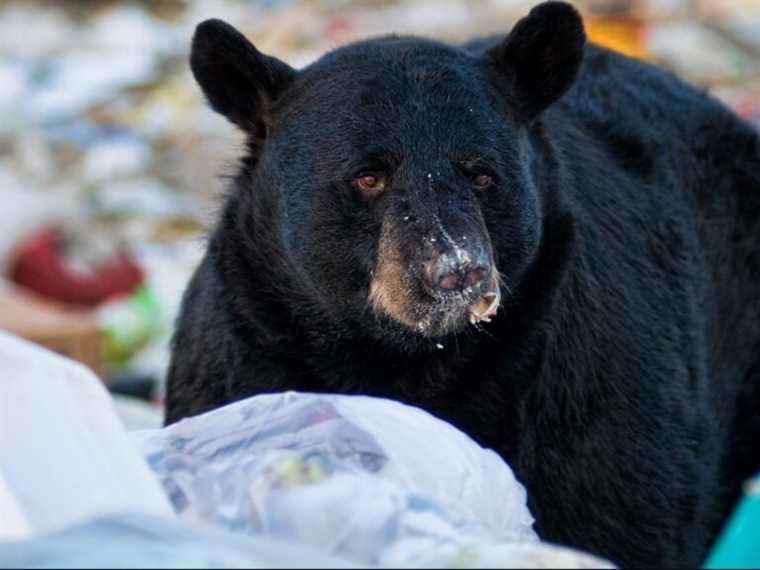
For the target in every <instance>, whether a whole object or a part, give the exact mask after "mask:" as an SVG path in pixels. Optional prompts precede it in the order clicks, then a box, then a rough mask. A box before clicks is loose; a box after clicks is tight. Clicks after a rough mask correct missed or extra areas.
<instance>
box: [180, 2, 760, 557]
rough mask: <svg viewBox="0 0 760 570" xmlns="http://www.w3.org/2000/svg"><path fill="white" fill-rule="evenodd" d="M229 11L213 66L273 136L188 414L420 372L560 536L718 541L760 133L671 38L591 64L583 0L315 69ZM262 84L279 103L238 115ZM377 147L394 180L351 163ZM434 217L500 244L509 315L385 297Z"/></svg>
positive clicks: (204, 329)
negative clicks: (391, 269) (384, 236)
mask: <svg viewBox="0 0 760 570" xmlns="http://www.w3.org/2000/svg"><path fill="white" fill-rule="evenodd" d="M203 26H206V31H209V27H210V28H211V32H213V33H215V34H219V37H218V38H217V40H216V41H218V42H220V43H221V45H227V46H228V47H229V49H226V48H225V53H226V55H225V53H217V55H216V56H215V57H220V58H221V61H217V60H214V61H217V63H215V64H214V65H210V64H203V63H202V62H203V61H206V60H205V57H206V55H208V53H213V50H214V49H215V48H214V46H213V45H209V44H204V43H203V41H202V37H201V38H199V37H198V36H196V41H195V42H194V51H193V56H192V60H193V69H194V71H195V73H196V76H197V77H198V79H199V83H200V84H201V86H202V87H203V89H204V91H205V92H206V94H207V96H208V98H209V100H210V101H211V104H212V105H213V106H214V107H215V108H216V109H217V110H219V111H220V112H222V113H224V114H226V115H227V116H228V117H229V118H230V119H231V120H233V121H235V122H236V123H237V124H239V125H241V126H242V127H243V128H244V129H246V131H247V132H248V134H249V137H250V153H249V155H248V156H247V157H246V158H245V159H244V161H243V165H242V167H241V169H240V172H239V174H238V175H237V177H236V178H235V180H234V183H233V184H232V187H231V191H230V194H229V196H228V199H227V201H226V205H225V207H224V209H223V212H222V215H221V218H220V220H219V222H218V224H217V226H216V228H215V230H214V231H213V234H212V236H211V238H210V242H209V245H208V252H207V255H206V257H205V259H204V261H203V262H202V265H201V266H200V268H199V269H198V271H197V273H196V275H195V276H194V278H193V280H192V282H191V283H190V286H189V288H188V290H187V293H186V295H185V299H184V306H183V311H182V314H181V317H180V319H179V322H178V328H177V332H176V336H175V340H174V354H173V361H172V366H171V371H170V375H169V389H168V400H167V406H168V411H167V413H168V416H167V422H169V423H171V422H174V421H177V420H179V419H181V418H183V417H186V416H189V415H193V414H198V413H200V412H203V411H206V410H209V409H212V408H215V407H217V406H221V405H223V404H225V403H228V402H231V401H234V400H237V399H240V398H244V397H247V396H251V395H254V394H259V393H264V392H275V391H282V390H303V391H313V392H341V393H356V394H369V395H374V396H384V397H390V398H395V399H398V400H401V401H404V402H408V403H410V404H414V405H417V406H420V407H422V408H425V409H427V410H429V411H431V412H432V413H434V414H436V415H437V416H439V417H441V418H443V419H445V420H447V421H449V422H451V423H452V424H453V425H455V426H457V427H459V428H460V429H462V430H464V431H465V432H466V433H468V434H469V435H471V436H472V437H473V438H475V439H476V440H477V441H478V442H479V443H481V444H482V445H484V446H488V447H491V448H493V449H496V450H498V452H499V453H501V455H502V456H503V457H504V458H505V459H506V460H507V461H508V462H509V463H510V465H511V466H512V467H513V468H514V469H515V470H516V472H517V475H518V476H519V478H520V479H521V481H522V482H524V483H525V485H526V486H527V488H528V494H529V501H530V507H531V509H532V511H533V513H534V515H535V517H536V519H537V530H538V532H539V534H540V535H541V536H542V537H543V538H545V539H548V540H552V541H555V542H559V543H564V544H571V545H575V546H578V547H580V548H584V549H588V550H591V551H593V552H595V553H598V554H600V555H602V556H605V557H608V558H610V559H612V560H613V561H614V562H616V563H619V564H623V565H627V566H653V565H664V566H669V567H672V566H695V565H697V564H699V563H700V562H701V561H702V560H703V557H704V555H705V553H706V552H707V549H708V547H709V546H710V543H711V541H712V540H713V538H714V536H715V533H716V530H717V529H718V528H719V527H720V525H721V523H722V521H723V520H724V517H725V516H726V514H727V512H728V510H729V509H730V507H731V505H732V504H733V501H734V500H735V499H736V496H737V493H738V490H739V484H740V481H741V480H742V479H743V478H745V477H747V476H748V475H749V474H750V472H751V471H752V470H753V469H756V468H758V463H760V462H759V461H758V457H760V444H759V443H758V441H760V425H759V424H760V420H759V418H760V413H759V412H758V409H759V408H760V389H759V388H758V386H760V291H758V282H759V280H760V252H759V250H758V246H760V147H759V145H758V136H757V134H756V133H755V132H754V131H753V130H752V129H751V128H750V127H749V126H748V125H746V124H745V123H743V122H742V121H741V120H739V119H738V118H737V117H736V116H734V115H733V114H731V113H730V112H729V111H727V110H726V109H725V108H724V107H723V106H721V105H720V104H719V103H718V102H716V101H715V100H713V99H712V98H710V97H709V96H707V95H705V94H704V93H701V92H699V91H697V90H696V89H694V88H692V87H690V86H688V85H686V84H685V83H683V82H681V81H680V80H678V79H677V78H675V77H674V76H672V75H670V74H668V73H666V72H664V71H662V70H660V69H657V68H655V67H652V66H650V65H648V64H645V63H641V62H638V61H634V60H631V59H628V58H625V57H623V56H621V55H618V54H616V53H613V52H610V51H607V50H604V49H601V48H598V47H595V46H586V48H585V57H584V58H583V63H582V64H581V63H580V62H581V55H582V53H583V51H584V48H583V36H582V27H581V24H580V20H579V17H578V16H577V14H576V13H575V11H574V10H572V9H570V8H568V7H567V6H566V5H563V4H561V3H548V4H546V5H543V6H542V7H539V8H537V9H536V10H534V11H533V12H531V14H530V16H528V19H526V20H523V21H522V22H521V23H519V24H517V26H516V27H515V32H514V33H513V34H511V35H509V36H508V38H507V39H506V40H498V39H497V40H491V41H485V40H481V41H478V42H473V43H472V44H470V45H469V46H464V47H454V46H447V45H444V44H439V43H436V42H432V41H429V40H423V39H419V38H397V37H387V38H380V39H376V40H370V41H366V42H361V43H357V44H354V45H351V46H347V47H344V48H340V49H338V50H335V51H333V52H331V53H329V54H327V55H326V56H324V57H323V58H322V59H321V60H319V61H318V62H316V63H315V64H313V65H311V66H309V67H307V68H306V69H304V70H301V71H299V72H292V73H290V72H286V73H281V71H282V70H283V69H289V68H287V67H283V66H285V64H282V63H281V62H277V60H275V59H274V58H270V57H267V56H262V55H261V54H260V53H259V52H257V51H255V48H253V46H249V45H248V44H247V42H246V41H245V40H244V39H243V38H242V36H239V35H236V34H237V33H236V32H234V31H232V30H229V29H228V28H226V27H224V26H223V25H221V24H203V25H202V26H201V27H200V28H199V31H198V34H199V35H200V34H204V33H205V32H204V28H203ZM225 42H229V43H225ZM545 43H546V44H547V45H548V46H549V47H548V48H547V50H543V49H541V46H542V45H544V44H545ZM204 46H205V47H204ZM534 48H537V49H534ZM578 65H580V70H579V71H578V70H577V67H578ZM273 70H274V71H273ZM278 70H279V71H278ZM576 71H577V78H576ZM227 74H229V78H228V76H227ZM574 78H575V81H574V82H573V79H574ZM568 88H569V91H567V92H565V90H566V89H568ZM238 90H240V91H238ZM563 93H564V95H563ZM262 98H263V100H266V101H268V103H267V105H268V106H267V107H266V109H267V110H266V113H267V117H268V118H267V120H266V127H265V128H264V129H263V130H262V128H261V127H260V126H251V122H250V121H248V120H241V119H240V117H243V116H246V117H249V116H252V115H251V113H252V112H253V111H251V107H249V103H250V101H260V100H262ZM253 113H255V112H253ZM254 123H255V121H254ZM462 164H464V165H465V166H466V165H469V166H468V168H470V167H471V168H476V169H479V170H478V171H479V172H483V171H485V172H488V174H489V175H491V176H492V177H493V179H494V180H495V184H494V185H493V187H491V188H489V189H487V190H485V191H476V190H474V189H473V186H472V184H471V179H470V178H469V175H470V174H471V172H469V171H463V170H462V169H460V168H459V166H461V165H462ZM473 165H474V166H473ZM367 169H371V170H372V171H373V172H383V173H387V176H388V184H389V189H388V190H387V191H386V192H384V193H383V194H382V195H381V196H379V197H375V198H372V199H367V198H366V197H365V196H360V195H359V194H360V193H359V192H358V191H357V189H356V187H355V186H354V185H352V183H351V180H352V179H353V178H355V177H356V175H357V173H359V172H363V171H366V170H367ZM433 219H435V220H436V223H437V224H442V227H447V228H452V227H464V228H466V230H465V231H466V232H472V236H473V239H476V240H478V242H479V243H480V244H481V245H482V246H483V247H486V246H488V247H490V248H491V249H492V252H493V256H494V261H495V264H496V266H497V267H498V269H499V270H500V272H501V274H502V276H503V287H502V294H503V299H502V306H501V308H500V310H499V313H498V315H497V317H496V318H495V319H494V321H493V322H492V323H490V324H486V325H478V326H470V325H466V324H456V326H454V325H452V327H453V328H449V329H440V330H438V329H435V330H427V331H422V332H420V331H417V330H414V328H410V327H409V326H406V325H404V324H402V323H400V322H398V321H397V320H396V319H394V318H391V317H389V316H388V315H387V314H384V313H383V312H382V311H378V310H376V309H374V308H372V307H371V306H370V304H369V303H368V301H367V299H368V294H369V290H368V289H369V285H370V281H371V279H372V278H373V271H374V268H375V267H376V264H377V262H378V255H379V253H378V243H379V240H380V235H381V228H382V224H383V222H384V220H385V221H386V222H388V220H390V221H391V222H392V224H393V226H394V228H396V229H395V230H394V232H393V233H392V236H391V238H389V239H391V243H393V244H396V245H397V246H398V247H399V251H401V252H402V257H403V258H404V259H406V260H408V261H409V264H410V267H411V265H413V262H416V261H415V260H417V259H418V257H416V256H417V255H418V250H422V249H423V245H422V244H423V242H424V240H425V239H426V236H429V235H433V234H432V233H431V232H432V231H433V230H434V229H435V228H436V227H438V226H436V225H434V224H433V222H432V221H431V220H433ZM457 224H462V225H461V226H458V225H457ZM431 228H432V229H431ZM460 233H461V232H460ZM454 237H455V239H461V238H465V237H467V235H462V236H461V238H460V237H459V236H458V234H457V235H455V236H454ZM462 243H463V242H462ZM420 255H421V254H420ZM409 275H412V276H413V275H414V272H413V270H412V269H410V273H409ZM412 282H413V280H412V281H410V283H412ZM408 295H409V300H410V301H411V302H413V304H414V306H415V307H419V308H420V311H427V310H433V309H431V308H430V307H429V306H428V304H429V300H426V298H425V297H424V296H423V295H422V294H419V293H418V292H417V291H416V290H415V288H414V287H411V288H410V289H409V291H408ZM426 303H428V304H426ZM456 323H459V321H456ZM439 333H440V334H439ZM439 344H440V345H442V346H443V349H440V348H438V346H437V345H439ZM420 459H421V460H424V458H420Z"/></svg>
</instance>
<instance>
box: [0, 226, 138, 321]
mask: <svg viewBox="0 0 760 570" xmlns="http://www.w3.org/2000/svg"><path fill="white" fill-rule="evenodd" d="M62 245H63V237H62V235H61V233H60V232H59V231H58V230H55V229H51V228H46V229H43V230H41V231H39V232H37V233H36V234H33V235H32V236H31V237H30V238H28V239H26V240H24V241H22V242H21V243H20V244H19V245H18V247H17V248H16V249H15V251H14V256H13V262H12V264H11V270H10V278H11V280H13V281H14V282H16V283H18V284H19V285H23V286H24V287H26V288H28V289H31V290H32V291H34V292H35V293H37V294H39V295H42V296H44V297H47V298H48V299H52V300H55V301H60V302H62V303H67V304H71V305H79V306H85V307H94V306H95V305H98V304H100V303H102V302H103V301H105V300H106V299H108V298H110V297H113V296H115V295H121V294H127V293H131V292H132V291H134V290H135V289H136V288H137V287H139V286H140V285H141V284H142V283H143V281H144V280H145V275H144V274H143V271H142V269H140V267H139V266H138V265H137V263H136V262H135V261H134V260H133V259H132V258H131V257H130V256H128V255H125V254H117V255H114V256H113V257H112V258H109V259H108V260H106V261H105V262H104V263H102V264H100V265H99V266H98V267H94V268H93V271H92V272H88V273H84V272H82V271H79V270H77V269H75V268H73V267H71V266H70V265H69V264H68V263H67V261H66V259H65V258H64V257H63V255H62Z"/></svg>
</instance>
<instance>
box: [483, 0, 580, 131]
mask: <svg viewBox="0 0 760 570" xmlns="http://www.w3.org/2000/svg"><path fill="white" fill-rule="evenodd" d="M585 44H586V34H585V32H584V30H583V20H582V18H581V16H580V14H579V13H578V11H577V10H576V9H575V8H573V7H572V6H571V5H570V4H567V3H565V2H544V3H542V4H539V5H538V6H536V7H535V8H533V9H532V10H531V11H530V13H529V14H528V15H527V16H525V17H524V18H523V19H521V20H520V21H519V22H517V24H516V25H515V27H514V28H512V31H511V32H510V33H509V35H508V36H507V37H506V39H505V40H504V41H503V42H502V43H501V44H500V45H498V46H496V47H495V48H492V49H491V50H490V51H489V52H488V54H487V56H488V57H489V58H490V59H491V61H492V62H493V63H494V65H496V66H497V68H498V69H499V70H500V71H501V72H502V73H504V74H506V75H507V76H508V77H509V78H510V80H511V82H512V84H513V85H514V88H515V90H516V93H515V95H516V97H517V100H518V105H519V107H520V110H521V111H522V113H523V115H524V116H526V118H528V119H532V118H534V117H535V116H536V115H538V114H539V113H540V112H541V111H543V110H544V109H546V108H547V107H548V106H549V105H551V104H552V103H554V101H556V100H557V99H559V98H560V97H561V96H562V94H563V93H564V92H565V91H567V89H568V88H569V87H570V86H571V85H572V84H573V81H575V77H576V75H577V74H578V69H579V68H580V65H581V62H582V60H583V48H584V46H585Z"/></svg>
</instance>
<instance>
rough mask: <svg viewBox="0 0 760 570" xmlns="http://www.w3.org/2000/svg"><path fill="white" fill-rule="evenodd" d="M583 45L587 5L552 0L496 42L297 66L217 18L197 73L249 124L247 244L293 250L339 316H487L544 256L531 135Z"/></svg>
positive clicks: (409, 326) (458, 320)
mask: <svg viewBox="0 0 760 570" xmlns="http://www.w3.org/2000/svg"><path fill="white" fill-rule="evenodd" d="M584 43H585V35H584V32H583V25H582V21H581V18H580V16H579V15H578V13H577V12H576V10H575V9H574V8H572V7H571V6H570V5H568V4H565V3H562V2H546V3H544V4H541V5H539V6H537V7H536V8H534V9H533V10H532V11H531V12H530V14H529V15H527V16H526V17H525V18H523V19H522V20H521V21H520V22H518V24H517V25H516V26H515V27H514V28H513V30H512V31H511V33H510V34H509V35H508V36H507V37H506V39H504V40H502V41H501V42H494V45H493V46H492V47H490V48H489V49H487V50H485V51H483V52H481V53H477V52H476V51H474V50H473V51H468V50H466V49H464V48H458V47H453V46H449V45H445V44H441V43H437V42H434V41H430V40H426V39H421V38H409V37H395V36H391V37H383V38H379V39H373V40H368V41H364V42H359V43H355V44H352V45H348V46H346V47H342V48H339V49H336V50H334V51H332V52H330V53H328V54H326V55H325V56H323V57H322V58H321V59H319V60H318V61H316V62H315V63H313V64H312V65H309V66H308V67H306V68H305V69H302V70H300V71H296V70H294V69H292V68H291V67H290V66H288V65H287V64H285V63H283V62H282V61H280V60H278V59H276V58H274V57H271V56H267V55H264V54H262V53H261V52H259V51H258V50H257V49H256V48H255V47H254V46H253V45H252V44H251V43H250V42H249V41H248V40H247V39H246V38H245V37H244V36H243V35H242V34H240V33H239V32H238V31H236V30H235V29H234V28H232V27H231V26H229V25H228V24H225V23H224V22H221V21H219V20H209V21H206V22H204V23H202V24H201V25H199V26H198V29H197V30H196V33H195V37H194V39H193V46H192V54H191V67H192V70H193V73H194V75H195V77H196V79H197V81H198V83H199V84H200V86H201V88H202V89H203V91H204V93H205V95H206V97H207V98H208V100H209V102H210V104H211V106H212V107H213V108H214V109H215V110H216V111H218V112H219V113H221V114H223V115H224V116H226V117H227V118H228V119H229V120H230V121H232V122H233V123H235V124H236V125H238V126H239V127H240V128H241V129H242V130H243V131H244V132H245V133H246V134H247V136H248V147H249V155H248V156H247V157H246V160H245V161H244V164H245V167H244V175H242V176H239V177H238V184H237V185H236V188H235V189H234V191H235V192H237V193H241V194H242V195H244V197H245V199H240V200H237V201H235V205H236V207H237V208H238V209H242V210H243V211H238V212H235V216H236V217H237V219H244V220H245V219H246V218H250V221H249V222H243V223H241V224H239V228H242V230H240V231H243V232H251V233H257V234H258V238H254V237H253V236H251V235H248V236H237V237H236V238H235V239H237V241H239V244H238V245H236V247H249V248H261V249H262V250H266V252H267V255H270V256H272V257H277V258H278V259H279V260H280V261H282V260H283V259H286V260H287V261H288V267H291V268H292V269H290V270H288V271H289V272H290V273H292V275H290V279H291V281H297V282H298V283H300V285H301V286H302V287H301V289H304V290H308V291H311V292H312V294H313V296H314V300H315V304H316V305H317V306H320V307H322V308H324V310H325V311H326V315H327V316H328V317H330V318H332V317H335V318H338V319H340V318H342V319H349V320H351V319H354V320H359V319H361V320H363V321H364V322H367V319H368V318H369V320H370V321H371V322H372V323H373V325H372V326H374V327H375V328H376V329H377V330H384V331H387V330H393V331H395V332H396V333H397V334H401V335H406V336H410V335H411V336H413V337H418V338H419V337H422V338H438V337H441V336H443V335H446V334H449V333H455V332H458V331H460V330H462V329H463V328H464V327H467V326H470V325H471V324H474V325H476V326H478V325H479V323H481V322H483V321H489V320H490V319H491V318H493V317H494V316H495V315H496V312H497V311H498V309H499V306H500V303H502V302H503V301H504V300H505V296H508V295H510V294H511V292H512V291H514V290H516V289H517V288H518V287H519V285H520V281H521V278H522V276H523V275H524V273H525V272H526V270H527V269H528V268H529V267H530V264H531V262H532V260H533V259H534V258H535V256H536V252H537V249H538V247H539V243H540V240H541V232H542V195H541V193H540V191H539V188H538V183H537V176H538V174H537V172H536V170H537V169H539V168H540V164H536V163H535V161H534V160H532V158H531V157H532V156H533V153H532V151H531V147H532V145H535V144H536V142H535V140H534V139H535V138H536V132H537V128H536V125H537V124H538V123H540V121H539V120H538V118H539V116H540V115H541V113H542V112H543V111H544V110H545V109H546V108H547V107H548V106H550V105H551V104H552V103H554V102H555V101H556V100H557V99H558V98H559V97H560V96H561V95H562V94H563V93H564V92H565V91H566V90H567V89H568V88H569V87H570V86H571V85H572V83H573V81H574V79H575V76H576V75H577V72H578V69H579V66H580V63H581V60H582V57H583V48H584ZM539 138H540V137H539ZM264 203H266V204H267V206H266V207H264V206H263V205H262V204H264ZM228 214H230V213H229V212H228ZM262 226H267V227H268V228H269V229H268V231H267V232H265V231H263V230H262ZM263 236H266V237H263ZM228 239H232V237H231V236H230V237H229V238H228ZM257 239H258V241H257ZM262 240H265V241H266V243H262ZM262 265H266V260H264V263H263V264H262ZM278 267H280V269H278V270H277V271H283V269H282V267H283V266H282V264H280V265H278ZM273 278H276V276H273ZM290 287H291V288H292V289H296V288H297V284H296V285H294V284H293V283H291V284H290Z"/></svg>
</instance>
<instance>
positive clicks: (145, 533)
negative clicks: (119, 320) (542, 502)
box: [0, 332, 611, 568]
mask: <svg viewBox="0 0 760 570" xmlns="http://www.w3.org/2000/svg"><path fill="white" fill-rule="evenodd" d="M0 360H2V362H3V363H4V364H6V365H7V366H5V367H4V369H3V370H2V371H0V381H1V382H2V383H3V385H4V386H5V387H6V391H7V393H8V395H9V397H10V398H11V399H12V401H14V402H16V403H17V404H16V405H14V406H13V407H12V408H11V409H9V410H8V411H7V414H4V415H3V416H1V417H0V428H3V427H9V426H11V425H12V426H14V428H15V432H14V433H22V434H23V437H10V433H11V430H10V429H7V430H6V429H2V430H0V449H2V451H3V453H2V460H0V512H2V513H4V516H3V518H2V520H1V521H0V567H2V568H12V567H61V566H66V567H81V566H86V567H104V568H108V567H114V566H121V567H131V568H134V567H156V566H159V567H190V566H192V567H215V566H223V567H315V566H316V567H319V565H321V566H322V567H344V566H348V565H352V566H363V567H394V568H426V567H427V568H430V567H438V568H440V567H448V568H454V567H455V568H483V567H489V568H504V567H511V568H520V567H529V568H552V567H563V568H609V567H611V565H610V564H609V563H608V562H605V561H603V560H600V559H598V558H595V557H593V556H590V555H587V554H584V553H581V552H578V551H576V550H573V549H568V548H562V547H559V546H556V545H552V544H547V543H544V542H541V541H539V539H538V537H537V536H536V534H535V532H534V531H533V528H532V525H533V518H532V516H531V514H530V512H529V510H528V507H527V505H526V500H527V496H526V491H525V489H524V488H523V486H522V485H521V484H520V483H519V482H518V481H517V479H516V478H515V476H514V474H513V473H512V470H511V469H510V467H509V466H508V465H507V464H506V463H505V462H504V461H503V460H502V459H501V458H500V457H499V456H498V455H497V454H496V453H495V452H493V451H490V450H486V449H483V448H481V447H480V446H479V445H477V444H476V443H475V442H474V441H473V440H471V439H470V438H469V437H467V436H466V435H465V434H464V433H462V432H460V431H459V430H457V429H455V428H454V427H452V426H450V425H449V424H447V423H445V422H443V421H441V420H439V419H436V418H434V417H433V416H431V415H430V414H428V413H426V412H424V411H422V410H420V409H417V408H413V407H410V406H406V405H403V404H401V403H398V402H393V401H390V400H382V399H377V398H369V397H359V396H338V395H328V394H302V393H293V392H289V393H281V394H268V395H261V396H256V397H253V398H249V399H246V400H242V401H240V402H236V403H234V404H231V405H229V406H225V407H223V408H219V409H217V410H214V411H212V412H209V413H207V414H203V415H200V416H196V417H194V418H190V419H186V420H183V421H181V422H179V423H177V424H174V425H172V426H170V427H167V428H164V429H155V430H147V431H143V432H136V433H131V434H128V433H127V432H125V430H124V428H123V427H121V425H120V423H119V421H118V419H117V417H116V415H115V413H114V411H113V408H112V406H111V405H110V401H109V396H108V394H107V393H106V391H105V389H104V387H103V386H102V385H101V383H100V382H99V381H98V380H97V379H96V378H95V377H94V376H93V375H92V373H90V372H88V371H87V370H86V369H85V368H84V367H83V366H80V365H77V364H76V363H73V362H71V361H68V360H65V359H63V358H61V357H60V356H58V355H55V354H52V353H49V352H47V351H44V350H43V349H41V348H39V347H37V346H35V345H33V344H31V343H28V342H26V341H22V340H20V339H17V338H14V337H11V336H9V335H6V334H5V333H2V332H0ZM6 422H7V423H6ZM423 455H424V457H425V461H420V457H421V456H423ZM6 513H7V515H5V514H6ZM93 537H97V540H94V541H93Z"/></svg>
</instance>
